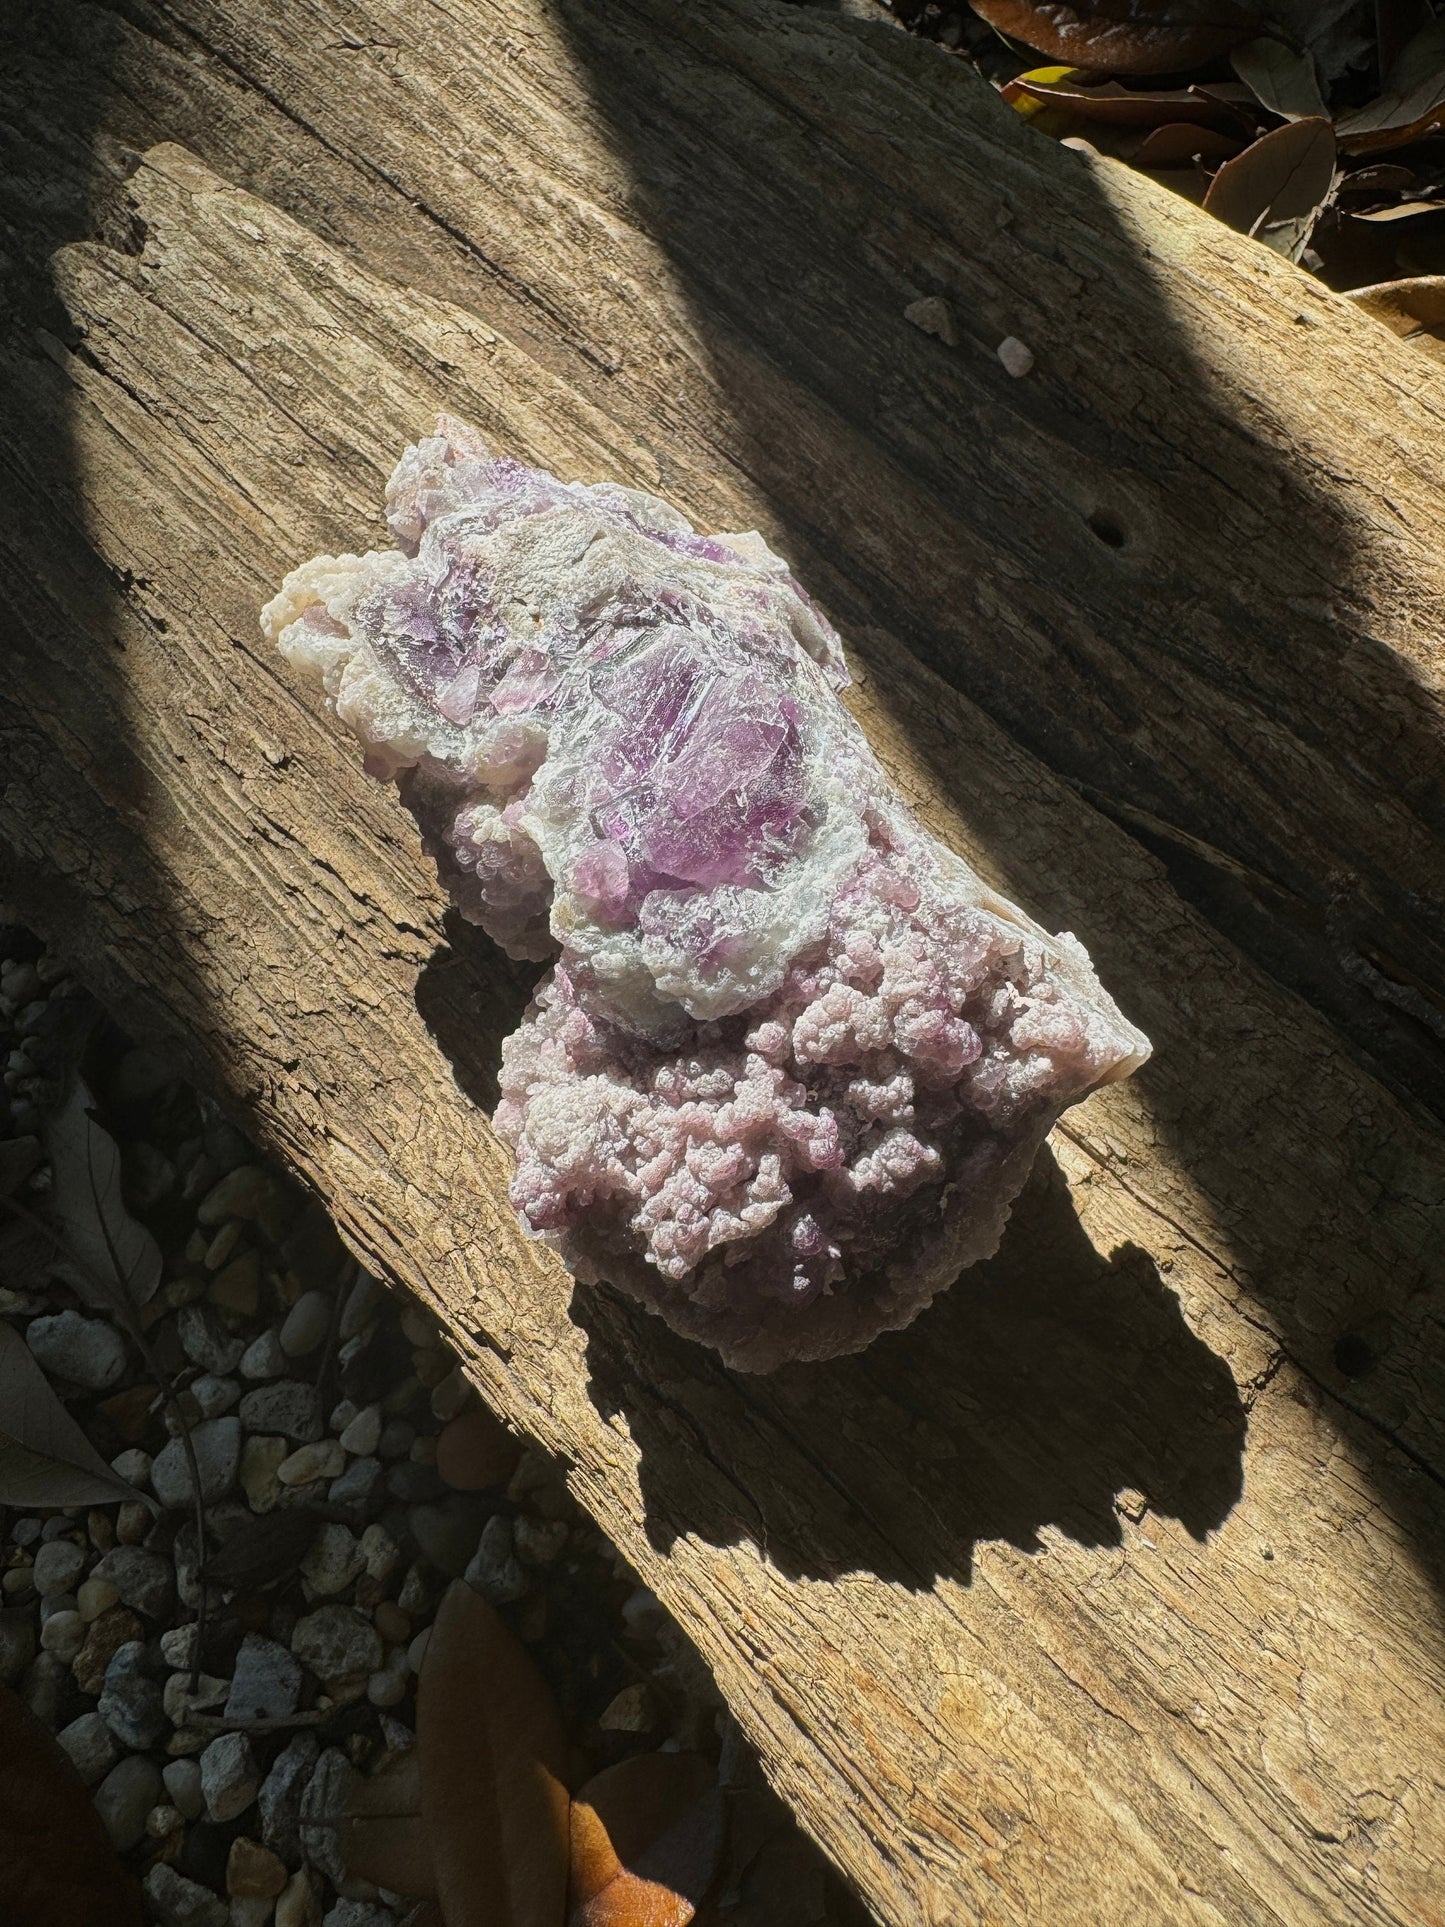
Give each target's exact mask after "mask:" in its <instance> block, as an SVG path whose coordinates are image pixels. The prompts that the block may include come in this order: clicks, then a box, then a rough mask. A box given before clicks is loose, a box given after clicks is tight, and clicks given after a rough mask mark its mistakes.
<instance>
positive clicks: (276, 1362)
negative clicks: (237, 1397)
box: [241, 1325, 290, 1379]
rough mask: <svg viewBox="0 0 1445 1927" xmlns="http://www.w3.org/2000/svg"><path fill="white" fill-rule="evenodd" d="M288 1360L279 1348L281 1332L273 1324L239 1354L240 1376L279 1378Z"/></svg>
mask: <svg viewBox="0 0 1445 1927" xmlns="http://www.w3.org/2000/svg"><path fill="white" fill-rule="evenodd" d="M289 1362H290V1361H289V1360H288V1359H287V1357H286V1354H285V1352H283V1351H282V1349H281V1334H280V1332H279V1331H278V1330H277V1328H276V1327H275V1326H274V1325H273V1326H272V1327H271V1329H270V1330H269V1331H263V1332H262V1334H261V1336H260V1337H259V1338H256V1339H253V1340H252V1341H251V1343H250V1344H249V1345H248V1346H247V1347H246V1349H245V1351H244V1352H242V1354H241V1376H242V1378H250V1379H257V1378H280V1376H281V1374H282V1373H283V1372H284V1371H285V1370H286V1368H287V1365H288V1364H289Z"/></svg>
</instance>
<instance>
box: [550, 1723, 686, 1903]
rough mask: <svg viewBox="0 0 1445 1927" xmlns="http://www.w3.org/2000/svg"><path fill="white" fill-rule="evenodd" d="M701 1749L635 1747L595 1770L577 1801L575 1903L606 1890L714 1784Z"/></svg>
mask: <svg viewBox="0 0 1445 1927" xmlns="http://www.w3.org/2000/svg"><path fill="white" fill-rule="evenodd" d="M715 1779H716V1776H715V1774H714V1772H713V1769H712V1767H711V1766H709V1764H708V1762H707V1761H706V1760H705V1759H703V1758H702V1756H701V1755H700V1754H697V1753H635V1754H634V1755H633V1756H632V1758H631V1759H628V1760H621V1761H619V1762H618V1764H617V1765H616V1766H610V1767H608V1768H607V1769H606V1770H605V1771H604V1772H602V1773H598V1774H594V1776H593V1777H592V1778H591V1779H590V1780H589V1781H588V1782H587V1784H586V1786H584V1787H582V1788H581V1789H580V1790H579V1791H578V1793H577V1794H576V1796H575V1797H574V1799H573V1801H572V1822H571V1833H572V1877H571V1885H570V1895H571V1901H570V1904H571V1906H572V1907H573V1908H574V1909H575V1908H577V1907H579V1906H581V1905H583V1904H584V1903H585V1902H587V1901H589V1900H591V1899H592V1898H593V1896H594V1895H596V1894H599V1893H601V1891H602V1889H603V1888H604V1887H605V1886H606V1885H607V1884H608V1882H609V1881H611V1880H615V1879H616V1878H617V1876H618V1874H620V1873H621V1872H622V1870H623V1869H624V1868H625V1867H627V1866H630V1865H631V1864H632V1863H633V1861H635V1860H636V1859H637V1858H638V1856H639V1855H640V1854H642V1853H644V1852H645V1851H646V1849H647V1848H648V1847H650V1846H651V1845H652V1844H653V1842H654V1841H656V1840H658V1839H660V1838H661V1837H662V1835H663V1834H665V1833H667V1832H669V1831H670V1830H671V1829H672V1828H673V1827H675V1826H676V1825H677V1823H678V1821H679V1820H681V1819H682V1817H683V1816H684V1814H686V1813H687V1812H688V1811H689V1809H690V1808H692V1807H693V1806H695V1805H696V1803H697V1802H698V1801H699V1800H700V1799H701V1798H702V1797H703V1795H704V1794H705V1793H707V1792H708V1790H709V1789H710V1788H711V1787H712V1786H713V1785H714V1783H715Z"/></svg>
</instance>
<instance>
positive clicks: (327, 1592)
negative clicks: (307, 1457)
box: [281, 1445, 366, 1599]
mask: <svg viewBox="0 0 1445 1927" xmlns="http://www.w3.org/2000/svg"><path fill="white" fill-rule="evenodd" d="M301 1449H302V1451H304V1452H314V1451H316V1450H317V1449H318V1448H317V1447H316V1446H314V1445H307V1446H303V1447H302V1448H301ZM297 1456H299V1454H298V1455H297ZM288 1463H289V1461H288ZM285 1474H286V1467H285V1466H282V1468H281V1476H282V1477H283V1478H284V1477H285ZM365 1566H366V1555H365V1553H364V1552H363V1551H362V1550H361V1547H360V1546H359V1545H358V1544H357V1542H356V1538H355V1536H354V1535H353V1534H352V1533H351V1532H350V1531H349V1529H348V1528H347V1527H346V1526H344V1525H337V1524H334V1523H332V1522H331V1521H328V1522H327V1523H326V1524H325V1525H323V1526H322V1527H321V1528H320V1529H319V1530H318V1532H317V1534H316V1537H315V1538H314V1539H313V1540H312V1542H311V1549H310V1551H309V1552H308V1553H307V1554H306V1557H305V1558H304V1559H303V1560H302V1561H301V1577H302V1578H303V1579H304V1580H305V1581H306V1584H307V1585H308V1586H309V1587H310V1589H311V1592H312V1594H313V1595H314V1596H316V1597H319V1598H323V1599H329V1598H330V1597H331V1596H332V1595H333V1594H335V1593H339V1592H345V1590H346V1588H347V1587H348V1586H349V1585H350V1584H351V1582H352V1580H353V1579H355V1578H356V1577H357V1576H358V1575H359V1574H360V1573H361V1572H362V1571H363V1570H364V1569H365Z"/></svg>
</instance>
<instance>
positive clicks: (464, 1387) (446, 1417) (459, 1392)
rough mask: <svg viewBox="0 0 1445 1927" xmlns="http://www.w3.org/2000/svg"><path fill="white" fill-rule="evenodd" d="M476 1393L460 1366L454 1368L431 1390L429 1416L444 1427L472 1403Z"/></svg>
mask: <svg viewBox="0 0 1445 1927" xmlns="http://www.w3.org/2000/svg"><path fill="white" fill-rule="evenodd" d="M475 1396H476V1393H475V1391H474V1389H473V1386H472V1383H471V1381H470V1379H469V1378H468V1377H467V1375H466V1373H465V1372H464V1371H463V1370H462V1368H461V1366H460V1365H457V1366H454V1367H453V1369H452V1370H451V1371H449V1372H448V1373H447V1375H446V1377H445V1378H444V1379H443V1380H442V1381H441V1383H440V1384H439V1385H433V1386H432V1388H431V1400H430V1404H431V1415H432V1417H433V1418H434V1419H440V1420H441V1422H442V1423H443V1424H444V1425H445V1424H448V1423H450V1421H451V1420H452V1419H454V1418H456V1417H458V1416H459V1415H460V1414H461V1413H462V1412H464V1411H466V1409H467V1407H468V1406H469V1405H470V1404H471V1403H472V1400H473V1398H474V1397H475Z"/></svg>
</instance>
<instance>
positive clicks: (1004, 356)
mask: <svg viewBox="0 0 1445 1927" xmlns="http://www.w3.org/2000/svg"><path fill="white" fill-rule="evenodd" d="M998 358H999V360H1000V361H1001V362H1002V363H1003V365H1004V367H1005V369H1007V371H1008V373H1009V374H1011V375H1013V376H1015V377H1017V376H1020V375H1026V374H1028V373H1029V372H1030V370H1031V369H1032V368H1033V365H1034V352H1033V349H1032V348H1029V347H1027V346H1025V344H1024V343H1023V342H1022V341H1020V340H1019V338H1018V336H1017V335H1005V337H1004V339H1003V340H1002V341H1001V342H1000V343H999V344H998Z"/></svg>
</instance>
